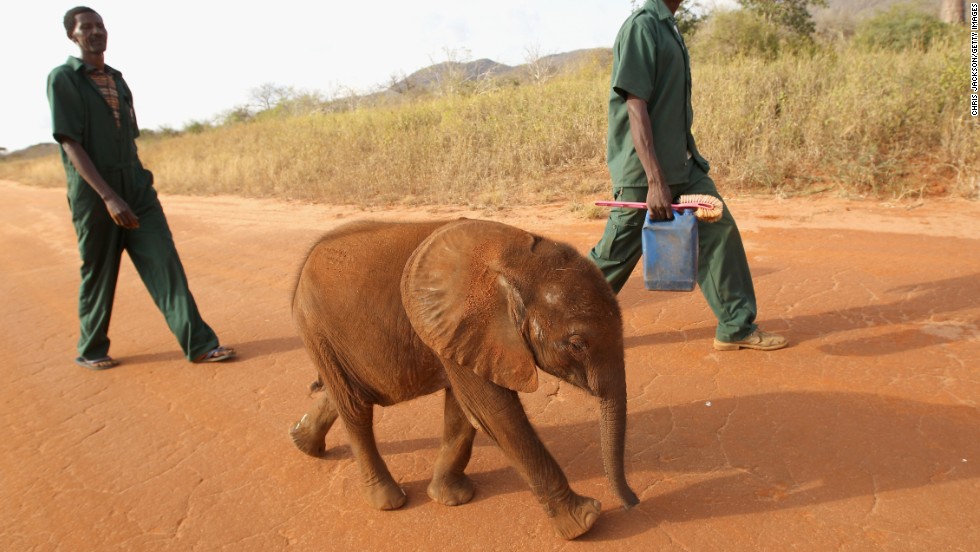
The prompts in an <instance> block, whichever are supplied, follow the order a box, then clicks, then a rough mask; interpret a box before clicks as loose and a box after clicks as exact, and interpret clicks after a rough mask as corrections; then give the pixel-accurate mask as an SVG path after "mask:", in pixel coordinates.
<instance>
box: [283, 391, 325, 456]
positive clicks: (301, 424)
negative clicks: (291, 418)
mask: <svg viewBox="0 0 980 552" xmlns="http://www.w3.org/2000/svg"><path fill="white" fill-rule="evenodd" d="M335 421H337V408H336V407H335V406H334V404H333V400H331V399H330V394H329V393H324V394H323V396H321V397H320V399H319V400H318V401H317V404H316V406H314V407H313V409H312V410H310V411H309V412H307V413H306V414H304V415H303V417H302V418H301V419H300V421H298V422H296V425H294V426H293V427H292V429H290V430H289V436H290V437H292V439H293V444H295V445H296V448H298V449H299V450H301V451H303V452H305V453H306V454H309V455H310V456H315V457H320V456H323V453H324V452H325V451H326V443H325V442H324V440H325V439H326V437H327V432H329V431H330V427H331V426H333V423H334V422H335Z"/></svg>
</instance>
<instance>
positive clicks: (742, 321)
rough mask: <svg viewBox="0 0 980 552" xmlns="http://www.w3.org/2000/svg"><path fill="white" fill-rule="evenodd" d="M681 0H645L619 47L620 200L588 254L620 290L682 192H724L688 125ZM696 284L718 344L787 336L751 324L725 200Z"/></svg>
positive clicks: (615, 156) (613, 145)
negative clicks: (654, 225) (648, 229)
mask: <svg viewBox="0 0 980 552" xmlns="http://www.w3.org/2000/svg"><path fill="white" fill-rule="evenodd" d="M682 1H683V0H647V1H646V3H645V4H644V5H643V7H642V8H641V9H639V10H637V11H636V12H635V13H633V14H632V15H630V17H629V18H628V19H627V20H626V22H625V23H623V26H622V28H621V29H620V31H619V34H618V35H617V37H616V43H615V45H614V46H613V70H612V86H611V88H612V90H611V93H610V98H609V135H608V144H607V146H608V149H607V162H608V164H609V172H610V175H611V176H612V181H613V196H614V198H615V199H616V200H617V201H630V202H646V204H647V209H646V210H642V209H628V208H614V209H612V210H611V211H610V213H609V220H608V221H607V223H606V229H605V232H604V233H603V235H602V238H601V239H600V240H599V242H598V243H597V244H596V246H595V247H594V248H593V249H592V251H591V253H590V257H591V258H592V260H593V261H595V263H596V264H597V265H598V266H599V268H600V269H601V270H602V272H603V274H604V275H605V276H606V280H608V281H609V284H610V285H611V286H612V287H613V289H614V290H615V291H616V292H617V293H619V291H620V290H621V289H622V287H623V285H624V284H626V280H627V279H628V278H629V275H630V273H631V272H632V271H633V268H634V267H635V266H636V263H637V262H638V261H639V259H640V256H641V254H642V240H641V235H642V230H643V222H644V219H645V217H646V215H647V213H649V215H650V218H651V219H652V220H669V219H671V218H673V212H672V211H671V208H670V203H671V202H672V201H673V200H674V198H677V197H678V196H680V195H682V194H707V195H711V196H714V197H717V198H718V199H721V196H720V195H719V193H718V190H717V189H716V188H715V184H714V182H712V180H711V178H710V177H709V176H708V162H707V161H706V160H705V159H704V158H703V157H701V154H700V153H699V152H698V148H697V146H696V145H695V143H694V136H693V135H692V134H691V123H692V120H693V118H694V112H693V110H692V108H691V68H690V58H689V57H688V52H687V47H686V46H685V45H684V39H683V38H682V37H681V34H680V31H679V30H678V29H677V24H676V21H675V20H674V14H675V13H676V12H677V8H678V7H679V6H680V4H681V2H682ZM698 234H699V239H700V250H699V254H698V278H697V279H698V286H699V287H700V288H701V292H702V293H703V294H704V297H705V299H707V301H708V304H709V305H710V306H711V309H712V310H713V311H714V313H715V316H716V317H717V318H718V326H717V329H716V332H715V340H714V347H715V349H717V350H719V351H732V350H738V349H740V348H743V347H744V348H749V349H759V350H765V351H771V350H774V349H780V348H782V347H785V346H786V343H787V342H786V339H785V338H783V337H780V336H778V335H775V334H771V333H768V332H763V331H761V330H760V329H759V328H758V327H757V326H756V324H755V317H756V302H755V291H754V289H753V287H752V276H751V274H750V273H749V266H748V262H747V260H746V258H745V250H744V249H743V247H742V238H741V236H740V235H739V232H738V228H737V227H736V225H735V219H734V218H732V215H731V212H730V211H729V210H728V209H725V210H724V216H723V217H722V219H721V220H720V221H718V222H714V223H699V224H698Z"/></svg>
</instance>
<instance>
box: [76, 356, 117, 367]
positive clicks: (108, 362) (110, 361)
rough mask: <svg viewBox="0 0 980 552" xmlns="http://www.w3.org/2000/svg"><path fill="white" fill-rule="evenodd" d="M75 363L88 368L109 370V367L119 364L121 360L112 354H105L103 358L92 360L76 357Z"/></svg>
mask: <svg viewBox="0 0 980 552" xmlns="http://www.w3.org/2000/svg"><path fill="white" fill-rule="evenodd" d="M75 364H77V365H79V366H81V367H82V368H88V369H89V370H108V369H109V368H112V367H113V366H116V365H118V364H119V361H118V360H116V359H114V358H112V357H111V356H104V357H102V358H96V359H92V360H89V359H87V358H85V357H78V358H76V359H75Z"/></svg>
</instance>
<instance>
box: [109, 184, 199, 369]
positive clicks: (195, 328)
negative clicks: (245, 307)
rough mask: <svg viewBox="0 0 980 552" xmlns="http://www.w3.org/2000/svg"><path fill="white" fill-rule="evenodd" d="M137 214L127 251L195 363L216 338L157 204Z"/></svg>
mask: <svg viewBox="0 0 980 552" xmlns="http://www.w3.org/2000/svg"><path fill="white" fill-rule="evenodd" d="M137 215H138V216H139V219H140V227H139V228H137V229H135V230H130V231H128V232H127V233H126V243H125V247H126V251H127V252H128V253H129V256H130V258H131V259H132V260H133V265H134V266H135V267H136V270H137V272H139V275H140V278H142V279H143V284H144V285H145V286H146V289H147V290H148V291H149V292H150V296H151V297H153V301H154V302H155V303H156V305H157V307H158V308H159V309H160V312H162V313H163V316H164V317H165V318H166V320H167V325H168V326H170V331H171V332H173V334H174V336H176V337H177V341H178V342H179V343H180V347H181V350H183V352H184V356H186V357H187V359H188V360H194V359H196V358H198V357H200V356H201V355H203V354H205V353H207V352H208V351H210V350H211V349H214V348H215V347H217V346H218V336H216V335H215V333H214V331H213V330H212V329H211V327H210V326H208V325H207V324H206V323H205V322H204V320H203V319H202V318H201V314H200V312H199V311H198V309H197V303H196V302H195V301H194V296H193V295H191V291H190V288H189V287H188V284H187V276H186V275H185V273H184V267H183V265H182V264H181V262H180V257H179V256H178V255H177V248H176V247H175V246H174V240H173V235H172V234H171V232H170V227H169V226H168V225H167V218H166V216H164V214H163V208H162V207H161V206H160V202H159V201H157V200H156V198H155V197H154V198H152V199H151V200H147V201H146V204H145V205H144V206H143V208H141V209H140V210H139V211H137Z"/></svg>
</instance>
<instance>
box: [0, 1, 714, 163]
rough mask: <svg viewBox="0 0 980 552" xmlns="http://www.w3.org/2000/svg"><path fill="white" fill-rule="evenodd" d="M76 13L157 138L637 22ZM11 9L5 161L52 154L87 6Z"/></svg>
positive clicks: (245, 6)
mask: <svg viewBox="0 0 980 552" xmlns="http://www.w3.org/2000/svg"><path fill="white" fill-rule="evenodd" d="M76 1H77V2H81V3H82V5H87V6H89V7H91V8H93V9H95V10H96V11H98V12H99V14H100V15H101V16H102V18H103V20H104V21H105V24H106V28H107V30H108V32H109V42H108V48H107V50H106V63H107V64H109V65H111V66H112V67H114V68H116V69H118V70H120V71H122V73H123V75H124V76H125V78H126V82H127V83H128V84H129V87H130V89H131V90H132V91H133V97H134V103H135V107H136V114H137V117H138V119H139V123H140V127H142V128H149V129H157V128H160V127H170V128H177V129H180V128H183V127H184V126H185V125H186V124H188V123H190V122H192V121H202V120H211V119H213V118H214V117H215V116H217V115H219V114H221V113H222V112H225V111H227V110H229V109H231V108H233V107H235V106H239V105H244V104H247V103H248V101H249V93H250V91H251V90H253V89H255V88H257V87H258V86H260V85H262V84H265V83H274V84H276V85H278V86H291V87H294V88H295V89H297V90H300V91H318V92H320V93H322V94H324V95H326V96H332V95H335V94H337V93H338V92H339V91H341V90H356V91H361V92H368V91H372V90H374V89H376V88H377V87H379V86H382V85H384V84H385V83H387V82H389V81H390V80H391V78H392V76H404V75H408V74H411V73H413V72H415V71H417V70H418V69H421V68H423V67H426V66H428V65H432V64H433V63H439V62H442V61H446V60H447V59H448V58H449V57H450V55H452V57H453V58H454V59H456V60H476V59H482V58H489V59H492V60H494V61H496V62H498V63H503V64H506V65H520V64H522V63H524V62H525V61H526V59H527V58H528V54H529V52H537V53H538V54H539V55H542V56H544V55H549V54H557V53H562V52H568V51H572V50H578V49H583V48H596V47H609V46H611V45H612V41H613V39H614V38H615V35H616V31H617V30H618V29H619V26H620V24H621V23H622V21H623V19H624V18H625V17H626V16H627V15H628V14H629V12H630V9H631V2H630V1H629V0H493V1H492V2H478V1H474V0H464V1H460V0H415V1H413V2H406V1H394V0H374V1H372V2H365V1H350V0H344V1H339V0H319V1H313V0H277V1H275V2H269V3H263V4H264V5H265V6H266V7H265V8H261V7H258V6H260V4H257V3H255V4H253V3H251V2H231V1H227V0H224V1H214V0H197V1H190V0H169V1H168V2H147V1H141V0H76ZM703 3H706V4H721V5H724V4H731V3H733V2H732V0H709V1H707V2H703ZM8 4H10V5H6V6H5V8H4V20H5V23H6V24H5V25H4V27H5V29H4V32H3V33H0V47H2V48H3V50H2V51H4V52H7V62H6V63H5V65H6V67H5V71H4V75H5V77H4V81H5V85H4V86H3V90H4V92H3V101H2V102H0V147H3V148H6V149H7V150H8V151H16V150H18V149H22V148H25V147H27V146H30V145H33V144H37V143H41V142H51V141H52V139H51V130H50V114H49V110H48V103H47V99H46V97H45V90H46V86H45V83H46V79H47V74H48V73H49V72H50V71H51V69H53V68H54V67H56V66H58V65H60V64H62V63H64V61H65V60H66V59H67V57H68V56H71V55H78V49H77V47H76V46H75V45H74V44H73V43H72V42H70V41H69V40H68V38H67V37H66V36H65V30H64V27H63V25H62V18H63V16H64V13H65V11H67V10H68V9H69V8H71V7H73V6H76V5H78V4H77V3H75V2H67V3H66V2H61V1H55V0H28V1H16V2H9V3H8Z"/></svg>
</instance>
